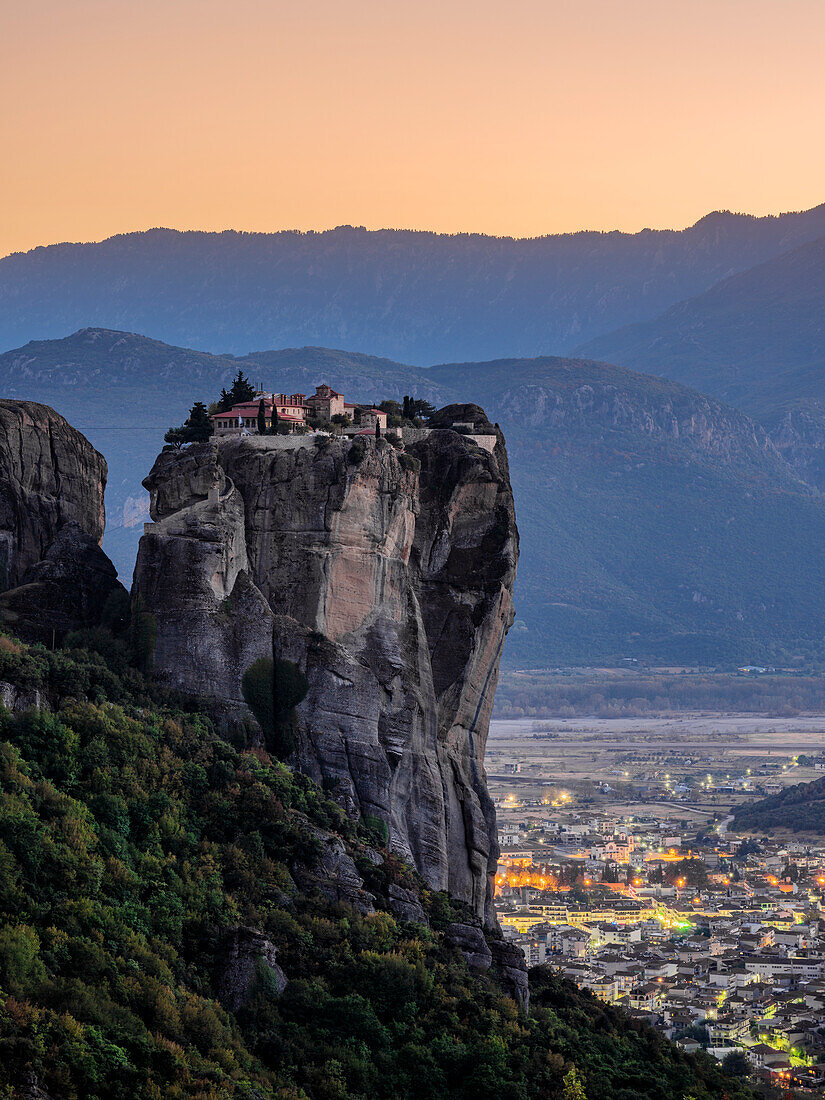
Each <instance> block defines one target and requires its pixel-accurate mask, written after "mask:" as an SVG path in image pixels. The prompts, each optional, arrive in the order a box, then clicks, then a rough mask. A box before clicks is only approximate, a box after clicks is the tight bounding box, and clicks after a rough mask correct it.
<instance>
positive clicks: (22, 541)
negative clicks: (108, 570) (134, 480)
mask: <svg viewBox="0 0 825 1100" xmlns="http://www.w3.org/2000/svg"><path fill="white" fill-rule="evenodd" d="M105 488H106V461H105V459H104V458H103V455H100V454H98V452H97V451H96V450H95V449H94V447H93V446H92V445H91V443H89V441H88V440H87V439H86V438H85V436H83V435H81V434H80V432H78V431H77V430H76V429H75V428H73V427H72V426H71V424H69V423H68V421H66V420H64V419H63V417H62V416H59V415H58V414H57V413H56V412H55V411H54V409H50V408H49V407H48V405H38V404H36V403H35V402H34V401H9V400H0V591H3V590H5V589H6V588H13V587H15V586H16V585H18V584H20V582H21V581H22V580H23V577H24V575H25V573H26V570H27V569H29V568H30V567H31V566H33V565H35V564H36V563H37V562H40V561H41V560H42V559H43V558H44V557H45V555H46V551H47V550H48V549H49V547H50V546H51V544H52V543H53V542H54V540H55V538H56V537H57V535H58V532H59V531H60V530H61V529H62V528H63V527H64V526H66V524H68V523H71V522H75V523H77V524H79V526H80V528H81V530H82V531H83V532H85V533H86V535H88V536H89V537H90V538H91V539H93V541H94V542H96V543H99V542H100V540H101V539H102V538H103V527H104V521H105V513H104V509H103V492H104V489H105Z"/></svg>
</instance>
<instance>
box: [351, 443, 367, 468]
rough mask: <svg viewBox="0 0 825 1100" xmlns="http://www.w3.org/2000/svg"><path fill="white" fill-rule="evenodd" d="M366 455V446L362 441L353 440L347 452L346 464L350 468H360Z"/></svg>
mask: <svg viewBox="0 0 825 1100" xmlns="http://www.w3.org/2000/svg"><path fill="white" fill-rule="evenodd" d="M366 454H367V445H366V443H365V442H364V440H363V439H353V441H352V443H351V444H350V448H349V450H348V451H347V462H349V464H350V465H351V466H360V465H361V463H362V462H363V461H364V458H365V457H366Z"/></svg>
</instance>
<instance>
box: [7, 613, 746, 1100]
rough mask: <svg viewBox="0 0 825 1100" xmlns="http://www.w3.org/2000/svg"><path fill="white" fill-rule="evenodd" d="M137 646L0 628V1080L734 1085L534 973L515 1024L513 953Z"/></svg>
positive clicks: (262, 1089) (425, 1097) (241, 1091)
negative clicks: (141, 663) (226, 729)
mask: <svg viewBox="0 0 825 1100" xmlns="http://www.w3.org/2000/svg"><path fill="white" fill-rule="evenodd" d="M82 643H85V644H86V645H89V644H91V645H92V646H93V647H94V649H95V650H96V652H93V651H91V650H89V649H88V648H76V647H77V646H78V645H81V644H82ZM101 651H104V652H105V654H106V656H105V657H104V656H102V655H101ZM133 652H134V651H133V650H130V648H129V646H128V645H127V644H126V643H125V642H124V641H119V640H118V639H116V638H113V637H111V636H109V635H107V634H106V633H105V632H101V631H97V632H94V633H92V634H90V635H86V636H85V637H82V636H78V637H76V638H75V639H74V641H73V642H72V641H71V640H70V642H69V645H68V647H67V648H65V649H62V650H58V651H55V652H50V651H47V650H45V649H42V648H30V647H26V646H23V645H21V644H19V643H17V642H15V641H14V640H13V639H11V638H9V637H8V636H0V682H2V685H3V693H4V699H6V701H7V702H11V701H12V700H14V701H15V704H14V705H15V708H16V709H15V711H14V712H10V711H8V710H6V709H5V708H4V707H0V1094H2V1095H3V1096H6V1097H9V1098H11V1097H16V1096H23V1095H30V1096H35V1095H36V1096H38V1097H40V1098H49V1100H134V1098H136V1097H140V1098H143V1097H147V1098H148V1097H159V1096H163V1097H170V1098H175V1097H177V1098H185V1097H191V1098H192V1100H195V1098H198V1100H225V1098H226V1100H229V1098H238V1100H241V1098H243V1100H268V1098H272V1100H275V1098H277V1100H298V1098H299V1097H308V1098H309V1100H373V1098H386V1100H392V1098H396V1097H399V1096H404V1097H410V1098H416V1097H417V1098H420V1100H432V1098H433V1097H440V1098H443V1100H448V1098H456V1100H459V1098H462V1100H479V1098H489V1100H494V1098H497V1097H500V1096H503V1095H506V1096H510V1097H513V1098H514V1100H532V1098H535V1100H539V1098H541V1100H556V1098H561V1097H562V1096H563V1095H564V1096H568V1095H571V1093H570V1092H565V1091H564V1090H565V1085H564V1081H565V1078H567V1079H568V1083H569V1082H570V1080H571V1078H570V1076H569V1075H570V1074H571V1072H572V1071H573V1070H574V1069H575V1071H576V1074H577V1076H578V1079H579V1080H580V1081H581V1083H582V1085H583V1086H584V1089H585V1090H586V1096H587V1097H588V1098H589V1100H608V1098H609V1100H683V1098H684V1097H685V1096H687V1095H688V1094H689V1095H690V1096H692V1097H694V1098H695V1100H717V1098H718V1097H720V1096H722V1095H727V1096H728V1097H729V1100H745V1098H746V1097H747V1096H749V1095H750V1093H749V1092H748V1090H747V1089H746V1088H745V1086H743V1085H742V1084H740V1083H739V1082H738V1081H737V1080H736V1079H734V1078H731V1077H728V1076H726V1075H725V1074H724V1073H723V1072H722V1070H721V1069H720V1068H719V1066H718V1064H717V1063H715V1062H714V1061H713V1060H712V1059H710V1058H709V1057H707V1056H705V1055H700V1056H696V1057H693V1056H688V1055H685V1054H684V1053H683V1052H682V1051H680V1050H679V1049H678V1048H677V1047H675V1046H674V1045H672V1044H670V1043H668V1042H667V1041H665V1040H664V1039H662V1038H660V1037H659V1036H657V1035H656V1034H655V1033H654V1032H653V1031H652V1030H650V1029H649V1028H648V1027H647V1026H645V1025H643V1024H641V1023H638V1022H636V1021H631V1020H629V1019H628V1018H627V1017H625V1016H624V1015H623V1014H622V1013H621V1012H620V1011H618V1010H616V1009H612V1008H609V1007H607V1006H605V1005H603V1004H601V1003H600V1002H599V1001H597V1000H595V999H594V998H593V997H592V996H591V995H589V994H584V993H580V992H578V991H577V990H576V989H575V988H574V987H573V986H572V985H570V984H569V983H567V982H564V981H562V980H560V979H558V978H557V977H554V976H553V975H552V974H551V973H550V972H549V971H547V970H545V969H539V970H536V971H534V972H533V973H532V975H531V990H532V1004H531V1009H530V1014H529V1016H526V1015H524V1013H523V1012H521V1011H520V1010H519V1008H518V1007H517V1004H516V1002H515V1001H514V1000H513V999H512V998H511V996H508V990H509V991H510V992H512V985H509V986H508V984H507V981H506V975H505V974H504V973H502V972H500V971H499V970H498V968H497V963H496V962H495V960H496V959H497V958H504V957H505V955H506V952H505V953H504V954H503V953H502V949H503V948H504V945H501V948H499V947H498V946H497V944H498V943H500V941H496V940H495V939H494V938H493V939H492V940H491V941H490V943H489V945H488V947H487V948H486V949H485V950H488V951H489V957H490V958H491V959H492V963H489V962H488V963H487V966H486V968H485V967H482V968H480V969H479V968H478V967H475V968H471V967H470V966H469V965H468V964H467V962H466V961H465V957H464V955H463V954H462V953H461V951H460V950H458V948H457V947H456V946H454V944H455V943H456V942H457V937H456V932H455V927H454V925H455V922H461V921H466V919H467V918H466V915H465V914H464V913H463V912H462V911H461V909H460V908H459V907H456V906H455V905H454V904H452V903H451V902H450V901H449V899H448V898H447V896H446V895H445V894H434V893H432V892H430V891H428V890H427V889H426V888H424V886H423V884H422V882H421V880H420V879H418V877H417V876H416V875H415V873H414V872H413V871H412V870H411V868H410V867H409V866H408V865H406V864H404V863H402V862H401V861H400V860H398V859H397V858H395V857H393V856H391V855H390V854H389V853H388V852H387V851H386V850H382V835H381V830H380V827H379V825H378V824H377V823H376V822H373V821H363V820H362V821H355V820H351V819H348V818H346V817H345V815H344V814H343V812H342V811H341V809H340V808H339V807H338V806H337V805H336V804H335V803H334V802H332V801H330V800H329V798H328V797H327V796H326V795H325V794H324V793H323V792H322V791H321V790H320V789H319V788H318V787H316V786H315V785H314V784H313V783H312V782H311V781H309V780H308V779H306V778H305V777H302V776H301V775H299V774H295V773H292V772H290V771H289V770H288V769H287V768H286V767H285V766H284V765H283V764H280V763H278V762H277V761H276V760H274V759H272V758H271V757H269V756H268V755H267V754H266V753H265V752H263V751H262V750H254V749H245V748H243V747H242V744H241V743H235V744H233V743H230V742H229V741H227V740H225V739H223V738H222V737H220V736H218V735H217V733H216V730H215V728H214V727H213V725H212V723H211V722H210V720H209V718H208V717H206V715H205V714H203V713H199V712H198V711H197V709H191V708H190V709H184V708H182V707H181V706H180V704H179V703H177V702H176V701H175V700H174V699H173V698H170V697H166V696H163V695H161V694H159V693H158V691H157V689H155V688H153V687H152V685H151V683H150V682H148V681H146V680H145V679H144V678H143V676H142V675H141V674H140V673H139V672H138V671H137V670H136V669H135V668H134V667H132V666H131V664H130V660H131V657H132V656H133ZM35 693H39V695H38V696H37V697H36V696H35ZM37 700H39V704H40V705H39V709H38V708H37V707H31V704H32V703H34V702H35V701H37ZM27 704H29V707H30V709H23V708H24V707H25V706H26V705H27ZM462 929H463V930H461V931H460V936H464V937H465V938H466V936H467V935H471V934H472V935H475V936H476V937H477V939H478V943H479V947H481V945H483V944H484V940H483V938H481V933H480V931H479V930H478V929H477V928H476V929H475V930H474V929H473V928H472V927H471V926H470V927H469V928H468V926H466V925H463V926H462ZM460 936H459V938H460Z"/></svg>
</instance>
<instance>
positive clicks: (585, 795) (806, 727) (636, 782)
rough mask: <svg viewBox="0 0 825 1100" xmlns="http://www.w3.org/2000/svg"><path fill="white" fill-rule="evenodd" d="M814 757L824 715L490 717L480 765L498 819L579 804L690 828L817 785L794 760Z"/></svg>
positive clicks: (823, 743) (810, 771) (815, 774)
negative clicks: (775, 793) (778, 792)
mask: <svg viewBox="0 0 825 1100" xmlns="http://www.w3.org/2000/svg"><path fill="white" fill-rule="evenodd" d="M823 751H825V715H819V716H813V715H811V716H804V717H798V718H768V717H764V716H753V715H724V714H701V715H680V716H677V717H670V718H597V717H590V718H556V719H494V720H493V722H492V725H491V728H490V737H489V740H488V743H487V756H486V768H487V775H488V781H489V785H490V789H491V792H492V794H493V797H494V798H495V799H496V800H497V801H498V802H499V803H500V806H501V809H500V813H502V814H503V817H504V819H506V817H507V816H508V815H507V811H508V809H509V808H516V807H518V808H519V809H520V812H521V813H522V816H523V815H524V809H523V803H524V802H525V800H526V801H539V802H540V803H541V805H540V806H537V807H534V808H533V811H532V812H533V813H534V814H535V815H537V816H541V814H542V812H543V813H544V814H545V815H546V813H547V811H546V810H544V811H543V810H542V806H543V805H550V806H554V807H555V808H556V809H559V808H564V809H571V808H573V807H576V806H579V807H581V806H585V805H586V806H589V807H590V808H594V809H595V808H597V807H598V808H600V809H607V808H608V807H609V808H610V809H611V810H613V811H623V812H626V813H637V814H640V813H643V814H645V815H646V816H657V817H663V818H664V817H667V818H671V819H672V818H674V817H676V818H679V819H684V820H685V821H686V823H687V824H688V825H689V826H693V825H696V826H697V827H698V826H699V825H701V824H702V823H703V822H707V821H712V820H714V819H716V818H722V817H725V816H726V815H727V814H728V813H729V812H730V810H731V809H732V808H733V807H735V806H737V805H740V804H741V803H742V802H745V801H750V800H752V799H755V798H759V797H763V796H764V794H765V791H766V787H767V788H771V787H773V786H775V785H777V784H780V785H782V786H785V785H789V784H792V783H801V782H805V781H807V780H811V779H815V778H821V777H822V775H823V774H825V773H823V772H822V771H817V770H815V769H814V768H813V767H806V766H801V765H800V764H799V763H798V762H797V758H798V757H799V756H816V755H818V754H819V753H821V752H823ZM513 768H517V769H518V770H517V771H516V772H515V773H514V772H513V771H512V769H513ZM685 788H688V789H687V790H685Z"/></svg>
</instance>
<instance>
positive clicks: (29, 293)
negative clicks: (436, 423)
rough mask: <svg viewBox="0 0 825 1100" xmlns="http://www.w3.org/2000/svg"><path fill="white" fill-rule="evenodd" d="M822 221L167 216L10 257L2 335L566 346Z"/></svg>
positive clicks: (439, 348) (496, 351) (434, 348)
mask: <svg viewBox="0 0 825 1100" xmlns="http://www.w3.org/2000/svg"><path fill="white" fill-rule="evenodd" d="M822 235H825V205H823V206H819V207H814V208H813V209H812V210H809V211H800V212H794V213H788V214H781V215H776V216H769V217H762V218H760V217H755V216H753V215H745V214H732V213H726V212H716V213H712V214H710V215H706V216H705V217H704V218H702V219H700V220H699V221H698V222H697V223H695V225H693V226H689V227H687V228H686V229H683V230H654V229H646V230H642V231H641V232H639V233H636V234H627V233H621V232H619V231H608V232H601V231H592V230H582V231H581V232H579V233H573V234H557V235H552V236H545V237H535V238H521V239H520V238H497V237H489V236H485V235H483V234H456V235H452V236H451V235H447V234H435V233H431V232H429V231H426V230H367V229H362V228H358V227H338V228H336V229H332V230H325V231H322V232H308V233H301V232H299V231H295V230H286V231H282V232H281V233H276V234H260V233H240V232H238V231H233V230H227V231H224V232H222V233H206V232H203V231H198V230H190V231H184V232H181V231H178V230H166V229H154V230H149V231H144V232H142V233H131V234H121V235H117V236H115V237H110V238H108V239H107V240H105V241H102V242H91V243H87V244H71V243H66V244H59V245H48V246H41V247H39V248H37V249H34V250H32V251H30V252H26V253H13V254H11V255H10V256H7V257H5V258H4V259H2V260H0V346H6V347H10V346H14V345H16V344H19V343H21V342H23V341H24V340H25V339H26V337H29V336H31V335H35V336H38V337H42V338H54V337H56V336H58V335H62V334H63V333H65V332H66V331H67V330H74V329H77V328H82V327H84V326H87V325H90V324H94V325H100V326H103V327H110V328H115V329H132V330H134V331H138V332H150V333H152V334H153V335H154V336H156V337H157V338H159V339H163V340H164V341H166V342H168V343H171V344H179V345H182V346H189V347H197V348H215V347H217V348H223V349H225V350H227V351H229V352H232V353H235V354H245V353H247V352H248V351H249V350H250V348H251V347H254V346H255V345H257V346H258V347H266V346H269V347H277V346H285V345H292V346H300V345H303V344H311V345H319V346H343V347H347V348H356V347H359V346H360V347H369V348H372V349H374V350H375V351H376V352H377V353H380V354H381V355H385V356H389V357H392V358H395V359H401V360H412V361H414V362H425V361H433V360H439V359H440V360H446V359H455V358H459V357H462V356H468V355H469V356H470V357H471V358H478V359H481V358H490V357H492V356H495V355H505V354H518V355H535V354H539V353H547V352H553V353H556V354H561V353H564V352H565V351H567V350H568V349H569V348H570V347H571V346H572V345H573V344H575V343H580V342H582V341H583V340H586V339H589V338H592V337H594V336H596V335H598V334H600V333H603V332H607V331H610V330H612V329H615V328H617V327H619V326H620V325H622V324H626V323H629V322H632V321H637V320H643V319H647V318H651V317H654V316H656V315H657V314H658V313H660V312H661V311H662V310H664V309H666V308H667V307H668V306H670V305H672V304H673V303H675V302H677V301H679V300H681V299H684V298H686V297H688V296H690V295H691V294H696V293H699V292H701V291H702V290H704V289H707V288H708V287H709V286H711V285H713V284H714V283H716V282H718V281H719V280H720V279H721V278H724V277H725V276H726V275H729V274H732V273H734V272H736V271H741V270H744V269H746V268H748V267H750V266H753V264H755V263H757V262H759V261H760V260H763V259H766V258H768V257H770V256H773V255H776V254H778V253H780V252H782V251H786V250H787V249H788V248H791V247H793V246H794V245H795V244H799V243H802V242H804V241H806V240H811V239H815V238H816V237H817V236H822ZM46 303H48V307H47V306H46Z"/></svg>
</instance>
